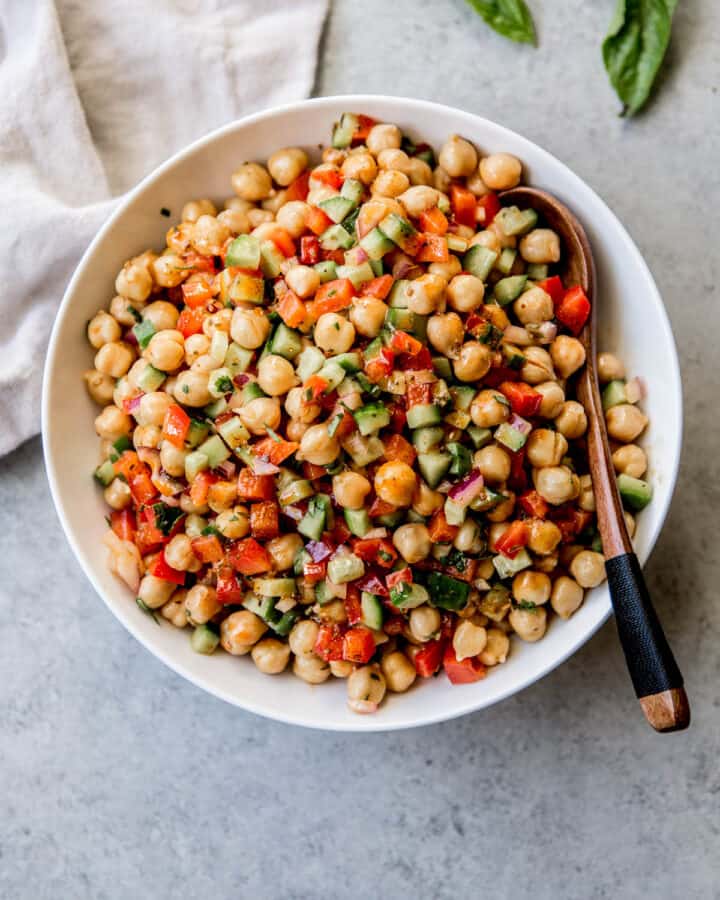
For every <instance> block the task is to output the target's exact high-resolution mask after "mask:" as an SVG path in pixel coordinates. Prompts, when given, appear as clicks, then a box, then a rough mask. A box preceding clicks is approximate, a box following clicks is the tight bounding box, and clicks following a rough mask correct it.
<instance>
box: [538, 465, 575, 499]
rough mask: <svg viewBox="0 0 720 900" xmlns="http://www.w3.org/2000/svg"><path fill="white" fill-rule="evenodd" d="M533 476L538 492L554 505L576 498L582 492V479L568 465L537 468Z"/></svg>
mask: <svg viewBox="0 0 720 900" xmlns="http://www.w3.org/2000/svg"><path fill="white" fill-rule="evenodd" d="M533 476H534V479H535V489H536V490H537V492H538V494H540V496H541V497H542V498H543V500H547V502H548V503H551V504H552V505H553V506H559V505H560V504H561V503H567V502H568V500H574V499H575V497H577V495H578V494H579V493H580V481H579V479H578V477H577V475H575V473H574V472H571V471H570V469H568V467H567V466H547V467H545V468H543V469H535V470H534V472H533Z"/></svg>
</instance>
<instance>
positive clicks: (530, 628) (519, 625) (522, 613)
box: [508, 606, 547, 644]
mask: <svg viewBox="0 0 720 900" xmlns="http://www.w3.org/2000/svg"><path fill="white" fill-rule="evenodd" d="M508 621H509V622H510V624H511V625H512V627H513V629H514V630H515V633H516V634H517V636H518V637H519V638H522V640H524V641H527V642H528V643H529V644H534V643H535V641H539V640H540V638H541V637H543V635H544V634H545V631H546V630H547V611H546V610H545V608H544V607H543V606H538V607H536V608H535V609H517V608H516V609H511V610H510V615H509V616H508Z"/></svg>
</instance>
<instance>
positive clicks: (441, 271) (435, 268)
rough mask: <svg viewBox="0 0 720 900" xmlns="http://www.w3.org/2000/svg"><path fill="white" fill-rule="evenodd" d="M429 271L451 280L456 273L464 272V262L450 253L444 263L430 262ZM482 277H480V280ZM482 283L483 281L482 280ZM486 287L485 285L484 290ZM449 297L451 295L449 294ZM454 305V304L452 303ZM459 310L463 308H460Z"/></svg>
mask: <svg viewBox="0 0 720 900" xmlns="http://www.w3.org/2000/svg"><path fill="white" fill-rule="evenodd" d="M427 270H428V272H430V273H431V274H432V275H440V277H441V278H444V279H445V281H450V280H451V279H453V278H454V277H455V276H456V275H459V274H460V272H462V263H461V262H460V260H459V259H458V258H457V256H455V255H454V254H453V253H451V254H450V256H449V258H448V261H447V262H444V263H438V262H434V263H430V265H429V266H428V267H427ZM479 280H480V279H478V281H479ZM480 284H482V282H480ZM484 290H485V288H484V287H483V291H484ZM448 299H449V295H448ZM450 305H451V306H452V304H450ZM458 311H459V312H460V311H461V310H458Z"/></svg>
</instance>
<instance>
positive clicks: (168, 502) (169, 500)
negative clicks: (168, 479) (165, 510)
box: [163, 496, 180, 507]
mask: <svg viewBox="0 0 720 900" xmlns="http://www.w3.org/2000/svg"><path fill="white" fill-rule="evenodd" d="M163 503H164V504H165V506H175V507H177V506H180V497H179V496H178V497H163Z"/></svg>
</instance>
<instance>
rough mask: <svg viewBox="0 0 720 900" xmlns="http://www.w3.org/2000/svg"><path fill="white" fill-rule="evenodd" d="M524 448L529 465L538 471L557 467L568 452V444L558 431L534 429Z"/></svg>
mask: <svg viewBox="0 0 720 900" xmlns="http://www.w3.org/2000/svg"><path fill="white" fill-rule="evenodd" d="M525 448H526V453H527V458H528V460H529V462H530V464H531V465H533V466H535V467H536V468H538V469H540V468H542V467H543V466H559V465H560V463H561V462H562V458H563V457H564V456H565V454H566V453H567V451H568V442H567V441H566V440H565V438H564V437H563V436H562V435H561V434H560V432H558V431H551V430H550V429H549V428H536V429H535V430H534V431H532V432H530V437H529V438H528V439H527V443H526V445H525Z"/></svg>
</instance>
